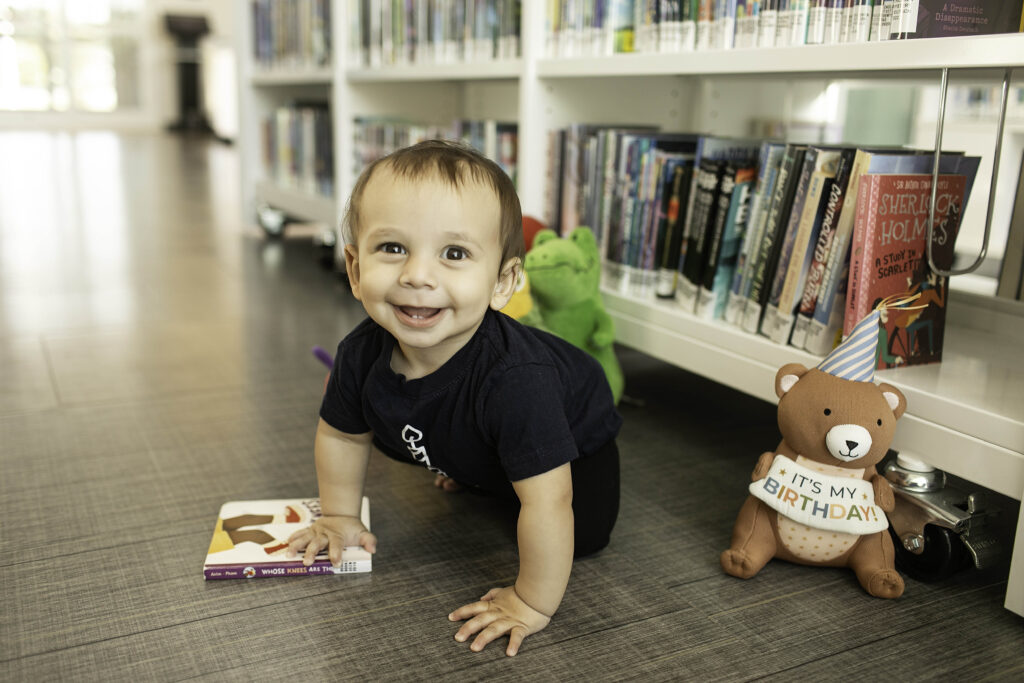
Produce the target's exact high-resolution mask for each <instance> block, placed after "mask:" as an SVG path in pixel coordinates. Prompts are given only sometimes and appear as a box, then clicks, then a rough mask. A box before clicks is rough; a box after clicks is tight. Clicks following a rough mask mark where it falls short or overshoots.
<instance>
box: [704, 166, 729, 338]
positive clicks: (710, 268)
mask: <svg viewBox="0 0 1024 683" xmlns="http://www.w3.org/2000/svg"><path fill="white" fill-rule="evenodd" d="M736 173H737V169H735V168H733V167H732V166H729V167H727V168H726V170H725V172H724V174H723V175H722V179H721V181H720V182H719V192H718V197H717V198H716V202H717V206H716V208H715V219H714V223H713V224H712V226H711V231H710V234H709V235H708V239H707V244H706V249H705V254H704V263H703V264H702V266H701V275H700V283H699V287H698V292H697V305H696V309H695V310H696V312H697V315H698V316H701V317H706V318H707V317H711V313H712V312H713V310H714V308H713V304H714V301H713V298H712V295H711V292H712V290H713V289H714V284H715V275H716V273H717V271H718V261H719V255H720V253H721V248H722V240H723V239H724V238H725V228H726V221H727V220H728V218H729V209H730V208H731V205H732V195H733V190H734V189H735V188H736Z"/></svg>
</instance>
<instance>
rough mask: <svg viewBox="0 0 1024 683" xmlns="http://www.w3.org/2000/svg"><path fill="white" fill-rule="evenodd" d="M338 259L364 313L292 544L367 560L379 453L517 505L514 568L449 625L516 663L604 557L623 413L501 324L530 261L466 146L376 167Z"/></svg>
mask: <svg viewBox="0 0 1024 683" xmlns="http://www.w3.org/2000/svg"><path fill="white" fill-rule="evenodd" d="M345 225H346V230H347V234H346V246H345V264H346V267H347V270H348V277H349V280H350V282H351V285H352V293H353V294H354V295H355V297H356V298H357V299H359V301H360V302H361V303H362V305H363V307H364V308H365V309H366V312H367V314H368V315H369V318H368V319H367V320H365V321H363V322H362V323H360V324H359V325H358V326H357V327H356V328H355V329H354V330H353V331H352V332H351V333H350V334H349V335H348V336H347V337H345V339H344V340H342V342H341V344H339V346H338V352H337V355H336V361H335V365H334V369H333V370H332V372H331V376H330V378H329V379H328V382H327V387H326V392H325V395H324V399H323V403H322V405H321V408H320V421H319V424H318V427H317V433H316V441H315V447H314V452H315V460H316V470H317V482H318V485H319V489H320V502H321V506H322V508H323V517H322V518H320V519H318V520H317V521H316V522H315V523H314V524H313V525H312V526H311V527H309V528H307V529H304V530H303V531H299V532H297V533H296V534H294V535H293V536H292V537H291V538H290V539H289V552H290V553H291V554H292V555H293V556H294V555H295V554H296V553H298V552H299V551H301V550H303V549H305V554H304V556H303V561H304V562H305V563H306V564H310V563H311V562H312V561H313V558H314V557H315V556H316V554H317V553H318V552H320V551H321V550H322V549H323V548H327V549H328V556H329V557H330V559H331V561H332V562H334V563H335V564H337V563H338V562H339V561H340V556H341V549H342V547H344V546H346V545H360V546H362V547H363V548H365V549H366V550H368V551H370V552H374V551H375V550H376V547H377V538H376V536H374V535H373V534H371V533H370V532H369V531H368V530H367V529H366V528H365V527H364V526H363V525H362V523H361V522H360V521H359V508H360V501H361V499H362V495H363V486H364V482H365V478H366V468H367V462H368V461H369V458H370V453H371V450H373V447H376V448H377V449H379V450H380V451H382V452H383V453H384V454H385V455H387V456H389V457H391V458H394V459H396V460H400V461H403V462H407V463H419V464H421V465H423V466H424V467H426V468H427V469H428V470H430V471H431V472H433V473H435V475H436V476H437V477H438V480H439V482H445V488H451V487H450V486H449V485H448V482H453V483H457V484H458V485H459V486H461V487H463V488H467V489H476V490H480V491H483V492H485V493H488V494H491V495H496V496H505V497H508V499H509V500H510V501H511V502H512V503H513V504H515V503H516V502H517V503H518V505H519V513H518V521H517V527H516V533H517V539H518V546H519V572H518V575H517V578H516V581H515V583H514V584H513V585H511V586H505V587H499V588H493V589H491V590H490V591H488V592H487V594H486V595H484V596H483V597H481V598H480V599H479V600H478V601H476V602H472V603H470V604H467V605H463V606H462V607H459V608H458V609H456V610H455V611H454V612H452V613H451V614H449V615H448V619H449V620H451V621H463V620H468V621H466V623H464V624H463V625H462V626H461V627H460V628H459V630H458V632H457V633H456V634H455V640H457V641H459V642H464V641H466V640H467V639H469V638H470V637H471V636H473V635H474V634H477V635H476V637H475V639H474V640H473V642H472V645H471V649H472V650H474V651H480V650H482V649H483V648H484V647H485V646H486V645H487V643H489V642H491V641H492V640H495V639H496V638H499V637H502V636H504V635H508V637H509V642H508V647H507V648H506V650H505V652H506V654H508V655H509V656H512V655H515V654H516V652H518V650H519V648H520V646H521V645H522V642H523V639H524V638H525V637H526V636H528V635H530V634H532V633H536V632H537V631H540V630H541V629H543V628H544V627H545V626H547V625H548V623H549V622H550V620H551V617H552V616H553V615H554V613H555V611H556V610H557V609H558V606H559V604H560V603H561V601H562V595H563V593H564V592H565V587H566V584H567V583H568V580H569V573H570V570H571V568H572V562H573V557H574V556H575V557H581V556H583V555H587V554H590V553H594V552H596V551H598V550H600V549H601V548H603V547H605V546H606V545H607V544H608V539H609V535H610V533H611V530H612V527H613V526H614V525H615V519H616V517H617V515H618V509H619V454H618V448H617V446H616V443H615V438H616V436H617V435H618V431H619V427H620V425H621V422H622V420H621V418H620V417H619V415H618V413H617V412H616V411H615V407H614V404H613V401H612V394H611V390H610V389H609V387H608V383H607V380H606V379H605V375H604V373H603V371H602V370H601V366H600V365H598V363H597V361H595V360H594V359H593V358H591V357H590V356H589V355H587V354H586V353H584V352H583V351H581V350H579V349H577V348H576V347H574V346H572V345H571V344H569V343H568V342H565V341H563V340H561V339H559V338H557V337H555V336H553V335H551V334H548V333H545V332H541V331H539V330H536V329H534V328H529V327H525V326H523V325H520V324H519V323H517V322H516V321H514V320H513V319H512V318H510V317H508V316H506V315H504V314H503V313H499V312H498V311H499V309H501V308H502V307H503V306H504V305H505V303H506V302H507V301H508V300H509V298H510V297H511V296H512V293H513V291H514V289H515V286H516V281H517V279H518V278H519V276H520V271H521V268H522V259H523V252H524V241H523V234H522V214H521V210H520V207H519V199H518V197H517V195H516V190H515V187H514V186H513V184H512V181H511V180H510V179H509V178H508V176H506V175H505V173H504V172H503V171H502V170H501V169H500V168H499V167H498V166H497V165H496V164H495V163H493V162H492V161H490V160H488V159H486V158H485V157H483V156H482V155H480V154H479V153H477V152H475V151H474V150H472V149H470V148H468V147H465V146H463V145H460V144H457V143H452V142H442V141H438V140H432V141H428V142H423V143H420V144H417V145H414V146H412V147H408V148H405V149H402V150H399V151H397V152H395V153H393V154H391V155H389V156H387V157H384V158H383V159H380V160H378V161H376V162H374V163H372V164H370V165H369V166H368V167H367V168H366V169H365V170H364V171H363V173H362V175H361V176H360V177H359V179H358V181H357V182H356V185H355V188H354V189H353V191H352V196H351V198H350V200H349V205H348V212H347V216H346V221H345Z"/></svg>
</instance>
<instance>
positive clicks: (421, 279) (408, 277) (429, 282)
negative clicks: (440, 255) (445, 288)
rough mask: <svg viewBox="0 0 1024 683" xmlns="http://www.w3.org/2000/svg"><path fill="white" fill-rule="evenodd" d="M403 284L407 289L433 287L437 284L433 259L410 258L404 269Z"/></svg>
mask: <svg viewBox="0 0 1024 683" xmlns="http://www.w3.org/2000/svg"><path fill="white" fill-rule="evenodd" d="M401 284H403V285H404V286H406V287H433V286H435V285H436V284H437V280H436V278H435V276H434V264H433V262H432V260H431V259H428V258H423V257H416V256H410V257H409V258H408V259H406V261H405V267H404V268H403V269H402V278H401Z"/></svg>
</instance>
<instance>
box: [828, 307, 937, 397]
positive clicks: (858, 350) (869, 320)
mask: <svg viewBox="0 0 1024 683" xmlns="http://www.w3.org/2000/svg"><path fill="white" fill-rule="evenodd" d="M920 296H921V295H920V294H911V295H908V294H907V293H902V294H894V295H893V296H889V297H886V298H885V299H882V300H881V301H880V302H878V305H877V306H876V307H875V309H874V310H873V311H871V312H870V313H868V314H867V315H866V316H864V317H863V318H861V320H860V322H858V323H857V324H856V325H855V326H854V328H853V331H851V332H850V334H849V335H848V336H847V337H846V339H844V340H843V341H842V343H841V344H839V346H837V347H836V348H834V349H833V350H832V353H830V354H828V355H827V356H825V360H823V361H821V363H819V364H818V369H819V370H821V371H822V372H827V373H828V374H830V375H835V376H836V377H840V378H842V379H848V380H850V381H853V382H871V381H874V379H875V365H876V363H877V360H876V359H877V356H878V323H879V321H880V320H881V316H880V315H879V312H880V311H882V310H886V309H891V308H901V309H914V308H924V306H911V305H910V304H911V303H913V302H914V301H916V300H917V299H918V298H919V297H920Z"/></svg>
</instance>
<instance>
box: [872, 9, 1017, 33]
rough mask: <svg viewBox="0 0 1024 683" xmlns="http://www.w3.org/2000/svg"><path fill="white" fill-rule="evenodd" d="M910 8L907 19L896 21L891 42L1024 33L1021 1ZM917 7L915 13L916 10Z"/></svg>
mask: <svg viewBox="0 0 1024 683" xmlns="http://www.w3.org/2000/svg"><path fill="white" fill-rule="evenodd" d="M904 4H906V5H908V7H907V12H908V14H907V15H906V16H902V17H899V19H902V20H901V21H897V19H898V18H897V17H893V21H892V24H891V27H890V34H889V38H890V40H894V39H898V38H945V37H949V36H978V35H986V34H991V33H1018V32H1020V31H1024V24H1022V21H1021V19H1022V17H1021V10H1022V8H1024V3H1021V2H1020V0H1013V1H1012V2H1006V1H1005V0H956V2H950V0H918V1H917V2H915V3H904ZM915 5H916V12H915V7H914V6H915Z"/></svg>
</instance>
